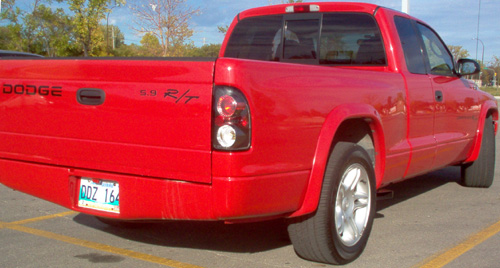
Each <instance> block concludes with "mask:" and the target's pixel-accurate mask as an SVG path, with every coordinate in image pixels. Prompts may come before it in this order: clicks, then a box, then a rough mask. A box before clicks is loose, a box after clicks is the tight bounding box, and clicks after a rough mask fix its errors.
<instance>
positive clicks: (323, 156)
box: [290, 104, 385, 217]
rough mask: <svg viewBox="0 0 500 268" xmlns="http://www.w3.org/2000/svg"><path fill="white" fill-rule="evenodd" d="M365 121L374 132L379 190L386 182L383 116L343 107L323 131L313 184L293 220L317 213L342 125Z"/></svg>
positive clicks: (370, 109) (330, 116)
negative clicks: (383, 178)
mask: <svg viewBox="0 0 500 268" xmlns="http://www.w3.org/2000/svg"><path fill="white" fill-rule="evenodd" d="M350 119H364V120H365V121H366V122H367V123H368V125H369V126H370V129H371V130H372V137H373V141H374V149H375V152H376V154H375V177H376V181H377V188H378V187H379V186H380V184H381V182H382V177H383V175H384V174H383V173H384V166H385V142H384V133H383V130H382V124H381V118H380V115H379V113H378V112H377V111H376V110H375V108H373V107H372V106H370V105H368V104H343V105H340V106H338V107H336V108H335V109H333V110H332V111H331V112H330V113H329V114H328V116H327V118H326V120H325V123H324V124H323V127H322V129H321V132H320V135H319V138H318V143H317V146H316V151H315V156H314V160H313V166H312V170H311V174H310V177H309V183H308V187H307V191H306V194H305V196H304V201H303V203H302V206H301V208H300V209H299V210H297V211H296V212H294V213H293V214H292V215H290V217H296V216H301V215H305V214H309V213H312V212H314V211H315V210H316V208H317V206H318V203H319V198H320V193H321V187H322V185H323V176H324V172H325V168H326V164H327V161H328V157H329V155H330V152H331V149H332V146H333V145H334V144H333V141H334V138H335V135H336V134H337V130H338V129H339V127H340V125H341V124H342V123H343V122H345V121H346V120H350Z"/></svg>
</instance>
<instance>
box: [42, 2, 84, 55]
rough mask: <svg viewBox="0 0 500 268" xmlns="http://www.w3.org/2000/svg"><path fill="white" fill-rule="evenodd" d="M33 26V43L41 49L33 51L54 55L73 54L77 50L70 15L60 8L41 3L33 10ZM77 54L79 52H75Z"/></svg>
mask: <svg viewBox="0 0 500 268" xmlns="http://www.w3.org/2000/svg"><path fill="white" fill-rule="evenodd" d="M33 22H34V25H35V26H36V28H35V34H36V39H35V44H36V45H37V46H38V47H39V48H40V49H41V50H40V51H32V52H34V53H38V54H42V55H46V56H49V57H56V56H75V51H78V47H77V44H76V40H75V37H74V35H73V34H72V33H73V28H74V27H73V24H72V23H71V17H70V16H68V15H67V14H66V13H65V12H64V10H63V9H62V8H58V9H56V10H52V8H50V7H48V6H45V5H43V4H41V5H39V6H38V7H37V9H36V10H35V12H33ZM76 54H77V55H78V54H80V53H78V52H77V53H76Z"/></svg>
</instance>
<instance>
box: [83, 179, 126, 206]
mask: <svg viewBox="0 0 500 268" xmlns="http://www.w3.org/2000/svg"><path fill="white" fill-rule="evenodd" d="M97 181H98V182H97ZM78 206H79V207H82V208H90V209H95V210H100V211H106V212H113V213H120V187H119V185H118V182H113V181H103V180H94V179H92V178H85V177H83V178H81V179H80V193H79V195H78Z"/></svg>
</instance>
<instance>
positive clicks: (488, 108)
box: [464, 100, 498, 163]
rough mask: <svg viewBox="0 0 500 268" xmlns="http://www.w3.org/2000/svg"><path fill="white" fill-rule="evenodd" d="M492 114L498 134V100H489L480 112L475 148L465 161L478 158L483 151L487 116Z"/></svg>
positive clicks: (468, 161) (472, 160)
mask: <svg viewBox="0 0 500 268" xmlns="http://www.w3.org/2000/svg"><path fill="white" fill-rule="evenodd" d="M490 115H491V116H492V117H493V122H494V123H495V134H496V133H497V126H498V125H497V122H498V107H497V104H496V102H494V101H492V100H488V101H486V102H485V103H484V104H483V105H482V108H481V112H480V114H479V119H478V120H479V123H478V126H477V130H476V138H475V139H474V145H473V149H472V152H471V154H470V156H469V158H467V159H466V160H465V161H464V163H471V162H474V161H476V160H477V158H478V156H479V152H480V151H481V140H482V139H483V129H484V124H485V122H486V118H487V117H488V116H490Z"/></svg>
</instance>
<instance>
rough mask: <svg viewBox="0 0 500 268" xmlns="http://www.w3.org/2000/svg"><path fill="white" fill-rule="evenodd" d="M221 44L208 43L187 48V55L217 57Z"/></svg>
mask: <svg viewBox="0 0 500 268" xmlns="http://www.w3.org/2000/svg"><path fill="white" fill-rule="evenodd" d="M221 46H222V45H221V44H210V45H204V46H202V47H192V48H191V49H189V51H188V53H187V56H188V57H218V56H219V51H220V48H221Z"/></svg>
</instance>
